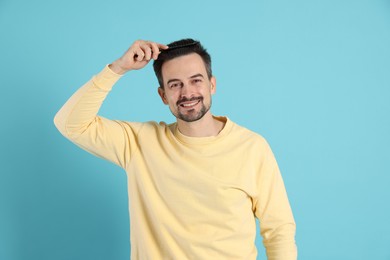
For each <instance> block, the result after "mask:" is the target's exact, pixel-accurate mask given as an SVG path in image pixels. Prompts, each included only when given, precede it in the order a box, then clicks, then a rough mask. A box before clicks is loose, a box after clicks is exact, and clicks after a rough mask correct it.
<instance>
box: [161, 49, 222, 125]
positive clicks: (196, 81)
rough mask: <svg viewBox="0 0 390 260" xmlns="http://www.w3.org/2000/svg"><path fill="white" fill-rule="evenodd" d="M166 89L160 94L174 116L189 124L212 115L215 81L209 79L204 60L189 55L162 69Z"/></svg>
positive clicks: (194, 55)
mask: <svg viewBox="0 0 390 260" xmlns="http://www.w3.org/2000/svg"><path fill="white" fill-rule="evenodd" d="M162 77H163V80H164V88H159V91H158V92H159V94H160V96H161V98H162V101H163V102H164V104H166V105H169V109H170V110H171V112H172V114H173V115H174V116H175V117H176V118H177V119H180V120H183V121H185V122H193V121H197V120H199V119H201V118H202V117H203V116H204V115H205V114H207V113H209V110H210V107H211V95H212V94H214V93H215V84H216V81H215V78H214V77H211V79H209V78H208V76H207V72H206V67H205V65H204V63H203V60H202V58H201V57H200V56H199V55H198V54H196V53H193V54H188V55H185V56H180V57H178V58H175V59H172V60H170V61H167V62H165V63H164V64H163V66H162Z"/></svg>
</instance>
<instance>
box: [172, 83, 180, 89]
mask: <svg viewBox="0 0 390 260" xmlns="http://www.w3.org/2000/svg"><path fill="white" fill-rule="evenodd" d="M179 86H180V84H179V83H173V84H171V88H177V87H179Z"/></svg>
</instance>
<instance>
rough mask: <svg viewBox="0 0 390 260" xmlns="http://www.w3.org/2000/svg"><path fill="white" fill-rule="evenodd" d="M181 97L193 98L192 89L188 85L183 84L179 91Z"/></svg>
mask: <svg viewBox="0 0 390 260" xmlns="http://www.w3.org/2000/svg"><path fill="white" fill-rule="evenodd" d="M180 96H181V97H186V98H191V97H192V96H194V87H193V86H191V84H189V83H183V85H182V87H181V91H180Z"/></svg>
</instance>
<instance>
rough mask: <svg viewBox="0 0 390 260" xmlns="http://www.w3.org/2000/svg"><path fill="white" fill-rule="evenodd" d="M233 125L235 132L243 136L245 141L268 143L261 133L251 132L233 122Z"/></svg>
mask: <svg viewBox="0 0 390 260" xmlns="http://www.w3.org/2000/svg"><path fill="white" fill-rule="evenodd" d="M229 120H230V119H229ZM230 121H231V120H230ZM231 124H232V125H233V127H232V130H233V132H234V133H236V134H238V135H239V136H241V137H242V138H243V140H249V141H256V142H261V143H263V142H266V140H265V138H264V137H263V135H261V134H260V133H258V132H255V131H254V130H251V129H249V128H247V127H245V126H242V125H240V124H239V123H235V122H233V121H231Z"/></svg>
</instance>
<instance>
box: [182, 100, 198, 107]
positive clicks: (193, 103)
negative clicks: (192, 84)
mask: <svg viewBox="0 0 390 260" xmlns="http://www.w3.org/2000/svg"><path fill="white" fill-rule="evenodd" d="M196 103H198V101H195V102H192V103H189V104H182V106H183V107H190V106H193V105H195V104H196Z"/></svg>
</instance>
